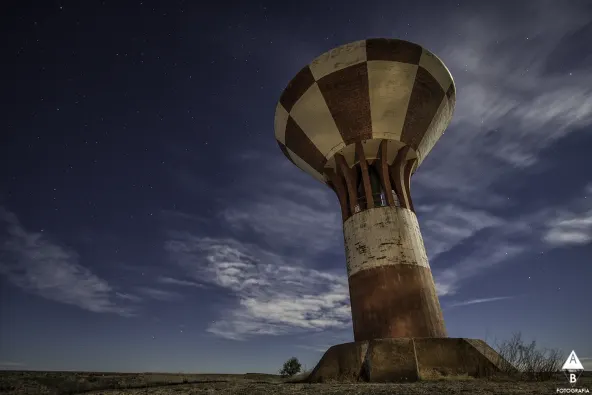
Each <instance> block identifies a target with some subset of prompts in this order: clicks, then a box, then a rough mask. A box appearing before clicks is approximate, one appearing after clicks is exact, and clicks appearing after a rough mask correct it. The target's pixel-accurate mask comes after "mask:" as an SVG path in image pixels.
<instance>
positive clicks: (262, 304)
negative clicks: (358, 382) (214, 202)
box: [165, 233, 351, 340]
mask: <svg viewBox="0 0 592 395" xmlns="http://www.w3.org/2000/svg"><path fill="white" fill-rule="evenodd" d="M171 236H172V238H171V239H170V240H169V241H168V242H167V243H166V246H165V248H166V250H167V251H168V252H169V254H170V256H171V259H172V260H173V261H174V262H175V263H176V264H178V265H179V266H180V267H183V268H184V269H185V270H187V272H188V273H189V274H190V275H192V276H193V277H194V278H196V279H199V280H200V281H205V282H208V283H210V284H212V285H216V286H218V287H220V288H221V289H224V290H226V291H228V292H230V293H231V294H233V295H234V296H236V299H237V301H236V304H235V305H234V306H232V307H230V308H228V309H227V310H225V311H224V312H223V313H222V317H221V319H220V320H218V321H216V322H215V323H213V324H212V325H211V326H210V327H209V328H208V331H209V332H211V333H213V334H215V335H218V336H221V337H225V338H228V339H235V340H244V339H247V338H248V337H250V336H252V335H262V334H266V335H279V334H286V333H294V332H298V331H302V330H308V331H316V330H324V329H330V328H342V327H344V326H346V325H348V324H349V322H350V314H351V311H350V307H349V296H348V287H347V280H346V278H345V276H343V275H338V274H334V273H329V272H322V271H317V270H313V269H308V268H306V267H303V266H302V265H299V264H298V263H296V262H288V261H287V260H286V258H285V257H282V256H280V255H277V254H274V253H271V252H269V251H266V250H263V249H261V248H259V247H257V246H254V245H249V244H244V243H240V242H238V241H236V240H233V239H213V238H207V237H198V236H194V235H192V234H189V233H172V235H171Z"/></svg>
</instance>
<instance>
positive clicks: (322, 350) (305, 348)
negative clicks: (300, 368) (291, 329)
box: [296, 344, 331, 352]
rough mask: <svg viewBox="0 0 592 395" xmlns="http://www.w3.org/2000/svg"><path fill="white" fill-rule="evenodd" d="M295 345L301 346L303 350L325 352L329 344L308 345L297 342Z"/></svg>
mask: <svg viewBox="0 0 592 395" xmlns="http://www.w3.org/2000/svg"><path fill="white" fill-rule="evenodd" d="M296 347H298V348H302V349H304V350H311V351H316V352H325V351H327V350H328V349H329V347H331V345H324V346H308V345H306V344H298V345H297V346H296Z"/></svg>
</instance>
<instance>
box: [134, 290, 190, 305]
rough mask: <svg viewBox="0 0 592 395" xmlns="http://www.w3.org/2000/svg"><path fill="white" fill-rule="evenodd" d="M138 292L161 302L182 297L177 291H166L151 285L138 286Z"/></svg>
mask: <svg viewBox="0 0 592 395" xmlns="http://www.w3.org/2000/svg"><path fill="white" fill-rule="evenodd" d="M136 290H137V292H138V293H140V294H142V295H144V296H146V297H149V298H151V299H154V300H159V301H161V302H172V301H175V300H180V299H182V296H181V295H180V294H178V293H177V292H171V291H164V290H162V289H157V288H151V287H137V288H136Z"/></svg>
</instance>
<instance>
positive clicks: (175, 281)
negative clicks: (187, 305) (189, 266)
mask: <svg viewBox="0 0 592 395" xmlns="http://www.w3.org/2000/svg"><path fill="white" fill-rule="evenodd" d="M157 281H158V282H159V283H161V284H170V285H180V286H183V287H196V288H203V287H204V285H203V284H200V283H197V282H195V281H189V280H179V279H177V278H172V277H163V276H161V277H158V279H157Z"/></svg>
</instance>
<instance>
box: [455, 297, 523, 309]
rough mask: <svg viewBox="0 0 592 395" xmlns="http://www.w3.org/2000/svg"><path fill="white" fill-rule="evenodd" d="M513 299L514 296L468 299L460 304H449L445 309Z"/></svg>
mask: <svg viewBox="0 0 592 395" xmlns="http://www.w3.org/2000/svg"><path fill="white" fill-rule="evenodd" d="M513 298H514V296H497V297H492V298H482V299H470V300H464V301H461V302H453V303H450V304H448V305H447V307H459V306H469V305H472V304H480V303H491V302H497V301H500V300H508V299H513Z"/></svg>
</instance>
